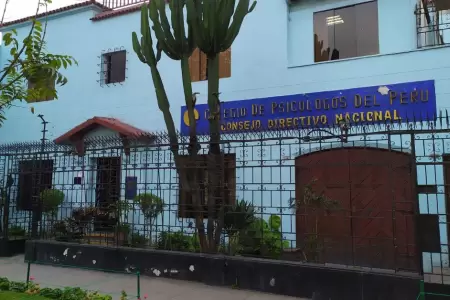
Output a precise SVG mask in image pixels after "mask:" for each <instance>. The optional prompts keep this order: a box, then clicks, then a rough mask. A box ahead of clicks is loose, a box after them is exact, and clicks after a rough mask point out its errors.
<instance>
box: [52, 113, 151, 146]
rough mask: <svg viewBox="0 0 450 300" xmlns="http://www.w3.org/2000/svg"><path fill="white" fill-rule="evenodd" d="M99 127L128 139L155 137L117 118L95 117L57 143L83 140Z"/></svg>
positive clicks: (62, 136)
mask: <svg viewBox="0 0 450 300" xmlns="http://www.w3.org/2000/svg"><path fill="white" fill-rule="evenodd" d="M99 126H102V127H106V128H108V129H110V130H113V131H115V132H117V133H119V134H120V135H122V136H124V137H127V138H141V137H142V138H145V137H147V138H148V137H152V136H153V135H152V134H151V133H150V132H148V131H144V130H141V129H139V128H136V127H134V126H131V125H129V124H126V123H124V122H122V121H120V120H118V119H115V118H105V117H93V118H92V119H89V120H87V121H85V122H83V123H81V124H80V125H78V126H76V127H74V128H72V129H71V130H69V131H68V132H66V133H65V134H63V135H61V136H60V137H58V138H57V139H55V143H57V144H66V143H71V142H73V141H74V140H80V139H83V137H84V136H85V135H86V134H87V133H88V132H90V131H92V130H94V129H96V128H98V127H99Z"/></svg>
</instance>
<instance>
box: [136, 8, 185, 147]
mask: <svg viewBox="0 0 450 300" xmlns="http://www.w3.org/2000/svg"><path fill="white" fill-rule="evenodd" d="M141 35H142V37H141V42H140V43H139V40H138V37H137V34H136V32H133V34H132V39H133V49H134V52H136V54H137V56H138V57H139V59H140V61H142V62H143V63H145V64H147V65H148V66H149V67H150V71H151V73H152V79H153V85H154V87H155V92H156V99H157V101H158V107H159V109H160V110H161V112H162V113H163V116H164V121H165V123H166V126H167V131H168V134H169V139H170V144H171V150H172V152H173V153H174V155H175V154H178V148H179V145H178V138H177V132H176V129H175V123H174V121H173V118H172V114H171V113H170V103H169V99H168V98H167V93H166V90H165V88H164V83H163V81H162V79H161V75H160V73H159V70H158V68H157V63H158V60H159V58H160V53H159V51H158V53H157V55H155V51H154V50H153V41H152V36H151V32H150V25H149V17H148V8H147V5H143V6H142V8H141Z"/></svg>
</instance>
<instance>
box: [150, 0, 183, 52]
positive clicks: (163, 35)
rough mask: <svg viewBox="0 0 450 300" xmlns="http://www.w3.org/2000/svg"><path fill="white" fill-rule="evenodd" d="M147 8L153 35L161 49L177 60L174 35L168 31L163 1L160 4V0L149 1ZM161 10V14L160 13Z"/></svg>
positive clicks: (168, 26)
mask: <svg viewBox="0 0 450 300" xmlns="http://www.w3.org/2000/svg"><path fill="white" fill-rule="evenodd" d="M148 10H149V12H150V19H151V20H152V22H153V26H152V29H153V31H154V32H155V36H156V38H157V39H158V42H159V43H160V47H161V49H162V50H163V51H164V52H165V53H166V54H167V56H169V57H170V58H172V59H174V60H179V59H180V57H179V56H177V52H176V47H177V44H176V42H175V39H174V37H173V36H172V32H171V31H170V25H169V21H168V20H167V16H166V14H165V13H166V11H165V4H164V1H163V3H162V6H161V0H155V1H150V3H149V4H148ZM161 12H162V14H161ZM160 19H161V21H160Z"/></svg>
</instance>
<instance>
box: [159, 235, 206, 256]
mask: <svg viewBox="0 0 450 300" xmlns="http://www.w3.org/2000/svg"><path fill="white" fill-rule="evenodd" d="M157 248H158V249H161V250H174V251H190V252H195V251H197V250H199V249H200V243H199V241H198V238H197V235H195V234H194V235H187V234H184V233H182V232H161V234H160V235H159V237H158V244H157Z"/></svg>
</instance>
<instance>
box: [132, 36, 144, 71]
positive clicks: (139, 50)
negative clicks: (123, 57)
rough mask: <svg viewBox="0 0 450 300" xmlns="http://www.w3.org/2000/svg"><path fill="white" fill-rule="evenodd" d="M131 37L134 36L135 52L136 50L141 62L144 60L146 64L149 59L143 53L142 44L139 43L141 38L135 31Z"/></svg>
mask: <svg viewBox="0 0 450 300" xmlns="http://www.w3.org/2000/svg"><path fill="white" fill-rule="evenodd" d="M131 37H132V41H133V50H134V52H136V54H137V56H138V58H139V60H140V61H141V62H143V63H144V64H146V63H147V60H146V59H145V57H144V55H143V54H142V48H141V45H140V44H139V40H138V37H137V34H136V32H133V33H132V36H131Z"/></svg>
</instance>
